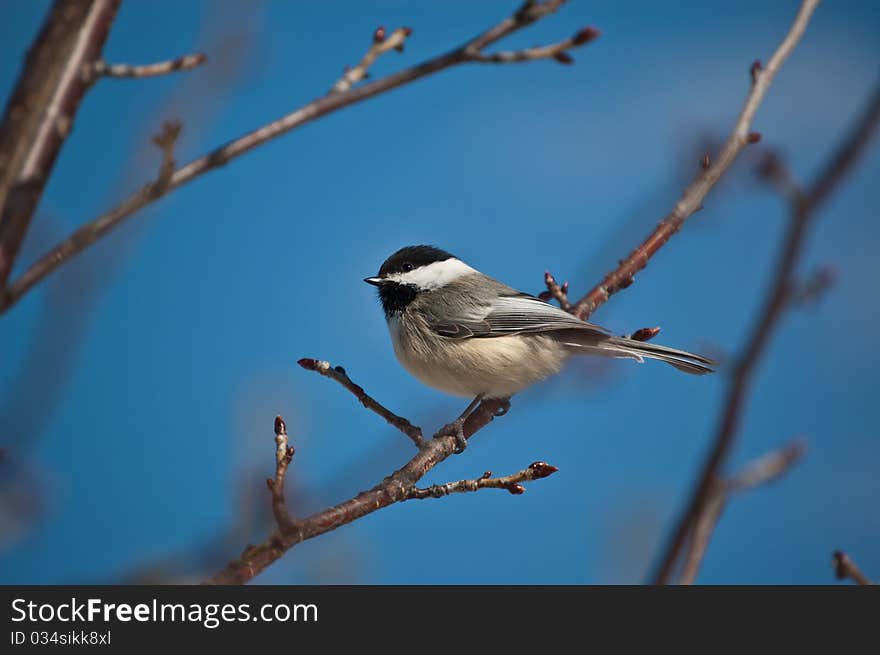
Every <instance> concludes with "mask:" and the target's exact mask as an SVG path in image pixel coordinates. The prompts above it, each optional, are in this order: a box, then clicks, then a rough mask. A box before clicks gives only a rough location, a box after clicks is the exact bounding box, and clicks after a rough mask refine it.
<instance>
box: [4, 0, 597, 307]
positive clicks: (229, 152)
mask: <svg viewBox="0 0 880 655" xmlns="http://www.w3.org/2000/svg"><path fill="white" fill-rule="evenodd" d="M562 4H563V0H544V1H543V2H535V1H534V0H527V1H526V2H524V3H523V4H522V5H521V6H520V8H519V9H518V10H517V11H516V12H515V13H514V14H513V15H512V16H510V17H508V18H505V19H504V20H503V21H501V22H500V23H498V24H497V25H495V26H494V27H492V28H490V29H488V30H486V31H485V32H482V33H481V34H479V35H477V36H475V37H474V38H472V39H470V40H469V41H467V42H465V43H464V44H462V45H461V46H459V47H458V48H455V49H453V50H451V51H449V52H446V53H444V54H441V55H438V56H436V57H432V58H431V59H427V60H425V61H423V62H421V63H419V64H416V65H415V66H412V67H411V68H407V69H405V70H402V71H399V72H397V73H393V74H391V75H387V76H385V77H383V78H381V79H378V80H375V81H373V82H368V83H365V84H360V85H357V86H352V85H353V84H354V81H355V80H354V79H352V80H351V81H350V82H343V83H342V84H341V86H342V87H347V90H344V91H339V92H331V93H329V94H327V95H325V96H323V97H320V98H317V99H316V100H313V101H312V102H309V103H307V104H305V105H303V106H302V107H299V108H298V109H295V110H293V111H292V112H290V113H288V114H285V115H284V116H282V117H280V118H278V119H277V120H274V121H272V122H270V123H267V124H265V125H262V126H261V127H258V128H256V129H255V130H252V131H251V132H248V133H247V134H244V135H242V136H240V137H238V138H237V139H233V140H232V141H230V142H228V143H226V144H224V145H222V146H220V147H218V148H215V149H214V150H212V151H210V152H208V153H206V154H204V155H202V156H201V157H198V158H196V159H194V160H192V161H191V162H189V163H188V164H185V165H184V166H181V167H180V168H176V169H175V170H174V172H173V174H172V175H171V176H170V178H169V180H168V182H167V184H164V185H160V184H158V183H157V182H156V181H153V182H150V183H148V184H146V185H144V186H143V187H141V188H140V189H139V190H137V191H135V192H134V193H133V194H132V195H131V196H129V197H128V198H127V199H125V200H124V201H122V203H120V204H119V205H117V206H116V207H114V208H113V209H111V210H109V211H108V212H106V213H105V214H102V215H101V216H98V217H97V218H94V219H92V220H91V221H89V222H87V223H85V224H84V225H83V226H82V227H80V228H79V229H78V230H76V231H75V232H74V233H73V234H71V235H70V236H69V237H68V238H67V239H65V240H64V241H62V242H61V243H59V244H58V245H56V246H55V247H54V248H52V249H51V250H50V251H49V252H47V253H46V254H45V255H43V257H41V258H40V259H39V260H37V261H36V262H35V263H34V264H32V265H31V266H30V267H29V268H28V269H27V270H26V271H25V272H24V273H22V274H21V275H20V276H19V277H18V279H16V280H15V281H14V282H12V283H11V284H10V285H9V286H8V287H7V288H6V289H5V290H3V291H2V296H0V313H2V312H3V311H6V310H8V309H9V308H10V307H12V305H14V304H15V303H16V302H18V301H19V300H20V299H21V298H22V296H24V294H26V293H27V292H28V291H29V290H30V289H32V288H33V287H34V286H35V285H36V284H37V283H38V282H40V281H41V280H43V279H44V278H45V277H46V276H47V275H49V274H50V273H52V272H53V271H55V270H56V269H57V268H58V267H59V266H61V265H62V264H64V263H65V262H67V261H69V260H70V259H71V258H72V257H74V256H76V255H78V254H79V253H81V252H82V251H84V250H86V249H87V248H88V247H89V246H91V245H92V244H93V243H95V242H96V241H97V240H98V239H100V238H101V237H103V236H104V235H106V234H107V233H108V232H110V231H111V230H112V229H113V228H115V227H116V226H117V225H119V224H120V223H121V222H122V221H124V220H126V219H127V218H129V217H130V216H132V215H133V214H134V213H135V212H137V211H138V210H140V209H143V208H144V207H145V206H147V205H149V204H150V203H152V202H155V201H156V200H157V199H158V198H160V197H162V196H165V195H167V194H169V193H171V192H172V191H174V190H176V189H178V188H180V187H181V186H183V185H184V184H187V183H189V182H192V181H193V180H195V179H197V178H198V177H200V176H202V175H204V174H205V173H208V172H209V171H212V170H214V169H215V168H219V167H221V166H225V165H226V164H228V163H229V162H230V161H232V160H234V159H236V158H238V157H241V156H242V155H244V154H245V153H247V152H250V151H251V150H253V149H255V148H257V147H259V146H261V145H263V144H265V143H267V142H268V141H271V140H272V139H275V138H278V137H279V136H281V135H283V134H286V133H287V132H290V131H292V130H295V129H297V128H299V127H302V126H303V125H305V124H307V123H310V122H312V121H315V120H318V119H319V118H322V117H324V116H327V115H329V114H331V113H333V112H335V111H338V110H340V109H343V108H345V107H349V106H351V105H353V104H356V103H359V102H363V101H365V100H368V99H370V98H373V97H375V96H378V95H381V94H383V93H387V92H388V91H391V90H393V89H396V88H398V87H400V86H404V85H406V84H410V83H412V82H415V81H416V80H419V79H421V78H423V77H427V76H428V75H433V74H435V73H438V72H440V71H442V70H446V69H447V68H451V67H453V66H458V65H460V64H467V63H480V57H481V56H482V54H483V52H484V50H485V48H487V47H488V46H490V45H492V44H493V43H496V42H498V41H500V40H501V39H503V38H504V37H506V36H509V35H510V34H513V33H514V32H517V31H519V30H521V29H522V28H524V27H526V26H528V25H531V24H532V23H534V22H536V21H538V20H540V19H542V18H544V17H545V16H547V15H548V14H551V13H553V12H555V11H556V10H557V9H558V8H559V7H560V6H561V5H562ZM578 34H579V35H581V36H580V37H578V35H577V34H576V35H575V37H572V39H569V40H568V42H570V43H569V45H568V47H579V46H582V45H585V44H586V43H588V42H589V41H590V40H591V38H585V36H586V35H592V38H595V36H596V35H597V34H598V32H589V31H585V30H581V31H580V32H578ZM400 38H402V37H400ZM575 41H576V42H575ZM377 56H378V55H377ZM512 61H525V59H516V58H515V59H513V60H512ZM363 63H364V62H363V61H362V62H361V64H363ZM370 63H372V61H370V62H367V64H370ZM362 72H363V73H366V66H364V67H363V71H362ZM361 74H362V73H361V72H358V73H355V74H353V76H352V77H353V78H354V77H359V76H361ZM343 79H346V78H343ZM0 254H2V253H0ZM0 265H2V260H0Z"/></svg>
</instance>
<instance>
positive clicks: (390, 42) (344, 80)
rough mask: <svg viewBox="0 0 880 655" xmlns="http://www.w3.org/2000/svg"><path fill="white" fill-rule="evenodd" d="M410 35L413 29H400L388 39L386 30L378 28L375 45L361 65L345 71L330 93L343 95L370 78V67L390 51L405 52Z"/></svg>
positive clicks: (375, 34) (371, 47)
mask: <svg viewBox="0 0 880 655" xmlns="http://www.w3.org/2000/svg"><path fill="white" fill-rule="evenodd" d="M410 34H412V29H411V28H409V27H398V28H397V29H396V30H394V31H393V32H392V33H391V36H389V37H388V38H386V37H385V28H384V27H382V26H381V25H380V26H379V27H377V28H376V31H375V32H373V44H372V45H371V46H370V49H369V50H367V53H366V54H365V55H364V58H363V59H361V60H360V63H358V65H357V66H355V67H354V68H346V69H345V73H344V74H343V75H342V77H341V78H340V79H339V81H338V82H337V83H336V84H334V85H333V88H332V89H330V93H342V92H343V91H348V90H349V89H350V88H351V87H353V86H354V85H355V84H357V83H358V82H360V81H361V80H363V79H366V78H367V77H369V70H370V66H372V65H373V63H374V62H375V61H376V60H377V59H378V58H379V57H381V56H382V55H383V54H385V53H386V52H388V51H389V50H396V51H397V52H403V45H404V43H405V42H406V39H407V37H408V36H409V35H410Z"/></svg>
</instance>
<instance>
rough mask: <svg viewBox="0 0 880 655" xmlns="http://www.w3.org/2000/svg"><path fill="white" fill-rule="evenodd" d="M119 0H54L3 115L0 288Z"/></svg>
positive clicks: (0, 140)
mask: <svg viewBox="0 0 880 655" xmlns="http://www.w3.org/2000/svg"><path fill="white" fill-rule="evenodd" d="M119 3H120V0H56V1H55V3H54V4H53V5H52V8H51V10H50V11H49V14H48V16H47V17H46V20H45V22H44V23H43V27H42V28H41V30H40V33H39V35H38V36H37V38H36V40H35V41H34V43H33V44H32V45H31V48H30V51H29V53H28V57H27V59H26V61H25V63H24V67H23V68H22V71H21V74H20V75H19V78H18V81H17V82H16V86H15V90H14V91H13V92H12V95H11V97H10V99H9V103H8V104H7V105H6V110H5V112H4V115H3V120H2V122H0V289H4V288H5V287H6V283H7V280H8V279H9V275H10V273H11V272H12V267H13V265H14V264H15V260H16V258H17V257H18V253H19V250H20V249H21V244H22V242H23V241H24V237H25V234H26V233H27V230H28V227H29V226H30V222H31V219H32V218H33V214H34V211H35V210H36V208H37V204H38V203H39V201H40V197H41V196H42V195H43V189H44V188H45V186H46V182H47V181H48V180H49V175H50V174H51V173H52V168H53V167H54V165H55V160H56V159H57V158H58V153H60V152H61V148H62V146H63V145H64V142H65V140H66V139H67V135H68V134H70V131H71V129H72V127H73V121H74V118H75V116H76V112H77V110H78V109H79V105H80V102H81V101H82V99H83V97H84V96H85V94H86V91H88V89H89V87H90V85H91V80H90V79H89V76H88V75H83V71H84V70H87V69H89V68H90V67H92V66H93V65H94V62H95V61H97V60H98V58H99V57H100V56H101V50H102V49H103V47H104V43H105V42H106V40H107V35H108V34H109V32H110V26H111V25H112V24H113V20H114V18H115V17H116V11H117V9H118V8H119Z"/></svg>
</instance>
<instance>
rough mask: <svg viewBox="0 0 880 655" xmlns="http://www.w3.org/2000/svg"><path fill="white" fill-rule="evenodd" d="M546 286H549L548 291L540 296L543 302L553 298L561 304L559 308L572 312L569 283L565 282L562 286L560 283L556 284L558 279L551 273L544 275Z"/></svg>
mask: <svg viewBox="0 0 880 655" xmlns="http://www.w3.org/2000/svg"><path fill="white" fill-rule="evenodd" d="M544 284H545V285H546V286H547V291H544V292H542V293H540V294H539V295H538V297H539V298H541V300H550V299H551V298H554V299H556V302H558V303H559V307H560V308H562V309H563V310H565V311H567V312H570V311H571V309H572V305H571V303H570V302H569V301H568V282H563V283H562V285H561V286H560V285H559V283H558V282H556V278H555V277H553V274H552V273H551V272H550V271H547V272H546V273H544Z"/></svg>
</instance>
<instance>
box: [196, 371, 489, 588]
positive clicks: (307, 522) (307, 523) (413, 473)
mask: <svg viewBox="0 0 880 655" xmlns="http://www.w3.org/2000/svg"><path fill="white" fill-rule="evenodd" d="M331 370H332V369H331ZM334 379H335V378H334ZM502 406H503V403H502V402H501V401H496V400H485V401H483V402H482V403H480V405H479V406H478V407H477V408H476V409H475V410H474V412H473V413H472V414H471V415H470V416H469V417H468V419H467V420H466V421H465V424H464V427H463V428H462V431H463V433H464V436H465V438H470V437H472V436H473V435H474V434H475V433H476V432H477V431H478V430H480V429H482V428H483V427H485V426H486V425H488V424H489V423H490V422H491V421H492V420H493V419H494V418H495V416H496V415H497V414H498V412H499V410H500V409H501V408H502ZM455 448H456V438H455V435H453V434H451V433H449V432H446V433H444V432H443V431H441V432H440V433H438V434H436V435H434V438H433V439H431V440H429V441H427V442H426V443H425V444H424V446H423V447H422V448H420V449H419V451H418V452H417V453H416V454H415V455H414V456H413V457H412V459H410V460H409V461H408V462H407V463H406V464H404V465H403V466H402V467H401V468H399V469H397V470H396V471H394V472H393V473H392V474H391V475H389V476H387V477H386V478H385V479H383V480H382V481H381V482H380V483H379V484H377V485H375V486H374V487H372V488H371V489H369V490H367V491H364V492H361V493H359V494H357V495H356V496H354V497H353V498H349V499H348V500H345V501H343V502H341V503H339V504H337V505H334V506H332V507H328V508H326V509H324V510H322V511H320V512H318V513H317V514H313V515H312V516H309V517H306V518H304V519H301V520H294V521H293V523H291V524H288V525H285V526H284V527H280V528H279V529H278V530H277V531H276V532H275V533H273V534H272V535H270V536H269V537H268V538H267V539H266V540H265V541H263V542H262V543H260V544H258V545H256V546H249V547H247V548H245V550H244V551H243V552H242V554H241V555H240V556H239V558H238V559H236V560H233V561H232V562H230V563H229V564H228V565H227V566H226V567H225V568H224V569H223V570H222V571H220V572H219V573H217V574H216V575H215V576H214V577H213V578H212V579H211V580H210V581H209V583H211V584H244V583H246V582H248V581H249V580H252V579H253V578H254V577H255V576H256V575H258V574H259V573H260V572H261V571H263V570H265V568H266V567H267V566H269V565H271V564H272V563H273V562H274V561H276V560H277V559H278V558H280V557H281V556H282V555H283V554H284V553H285V552H287V551H288V550H290V549H291V548H293V547H294V546H295V545H296V544H298V543H300V542H302V541H305V540H306V539H312V538H314V537H317V536H319V535H322V534H324V533H326V532H330V531H331V530H335V529H336V528H338V527H340V526H343V525H346V524H348V523H351V522H353V521H356V520H357V519H359V518H361V517H363V516H366V515H367V514H372V513H373V512H375V511H378V510H380V509H382V508H383V507H388V506H389V505H393V504H394V503H399V502H402V501H405V500H408V499H410V498H411V497H412V496H411V494H412V493H413V489H414V488H415V485H416V483H417V482H418V481H419V480H421V479H422V478H423V477H424V476H425V475H426V474H427V473H428V471H430V470H431V469H433V468H434V467H435V466H437V464H439V463H440V462H442V461H444V460H445V459H447V458H448V457H450V456H451V455H452V454H453V453H454V452H455ZM276 477H277V474H276Z"/></svg>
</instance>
